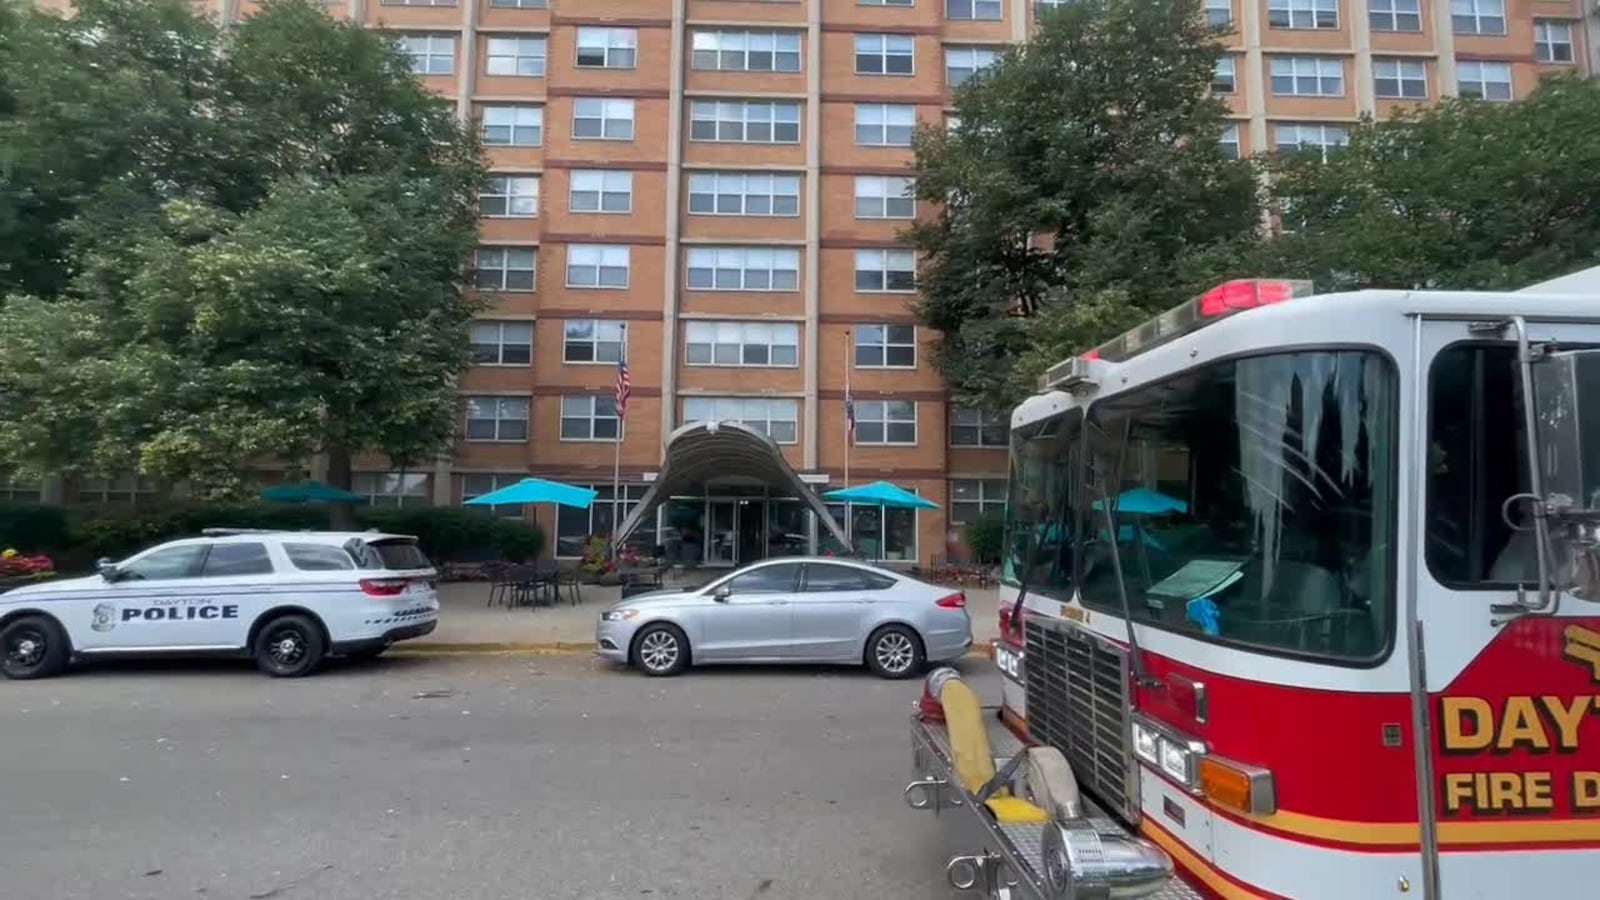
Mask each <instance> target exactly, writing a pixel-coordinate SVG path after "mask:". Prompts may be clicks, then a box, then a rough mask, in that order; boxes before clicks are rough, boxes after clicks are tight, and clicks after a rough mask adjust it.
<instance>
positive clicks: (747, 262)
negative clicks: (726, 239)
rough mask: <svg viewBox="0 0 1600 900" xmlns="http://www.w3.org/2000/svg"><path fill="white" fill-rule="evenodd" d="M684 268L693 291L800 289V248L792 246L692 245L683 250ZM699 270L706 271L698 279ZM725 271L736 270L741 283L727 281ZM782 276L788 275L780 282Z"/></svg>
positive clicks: (782, 291) (776, 291)
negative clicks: (702, 276)
mask: <svg viewBox="0 0 1600 900" xmlns="http://www.w3.org/2000/svg"><path fill="white" fill-rule="evenodd" d="M683 270H684V271H683V278H684V288H685V289H686V290H691V291H745V292H751V291H755V292H760V293H791V292H793V291H798V290H800V251H799V250H798V249H796V248H793V247H735V246H719V247H690V248H688V250H687V251H686V252H685V253H684V265H683ZM696 273H706V274H705V277H704V278H701V279H700V280H699V282H698V283H696V282H697V276H696ZM724 273H737V274H736V276H735V277H736V278H737V281H738V283H737V284H733V283H732V282H730V281H728V280H727V278H726V277H725V275H724ZM763 276H764V277H763ZM780 276H786V277H782V279H781V281H782V283H781V284H780ZM706 278H709V281H708V280H706Z"/></svg>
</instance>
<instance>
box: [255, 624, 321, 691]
mask: <svg viewBox="0 0 1600 900" xmlns="http://www.w3.org/2000/svg"><path fill="white" fill-rule="evenodd" d="M325 652H326V648H325V647H324V645H323V640H322V629H320V628H318V627H317V624H316V623H315V622H313V621H311V620H310V619H308V618H306V617H305V616H280V617H278V618H276V619H273V620H272V621H270V622H268V623H267V624H266V625H264V626H262V628H261V632H260V633H259V634H257V635H256V646H255V658H256V667H257V668H259V669H260V670H261V671H263V672H265V673H267V674H268V675H271V676H273V677H276V678H298V677H300V676H302V675H310V674H311V673H312V672H315V671H316V670H317V666H319V665H321V664H322V657H323V654H324V653H325Z"/></svg>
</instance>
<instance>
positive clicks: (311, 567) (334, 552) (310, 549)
mask: <svg viewBox="0 0 1600 900" xmlns="http://www.w3.org/2000/svg"><path fill="white" fill-rule="evenodd" d="M283 550H284V552H285V553H287V554H289V562H291V563H294V567H295V568H296V569H299V570H300V571H302V572H345V571H349V570H351V569H354V568H355V567H356V564H355V563H354V562H353V561H351V559H350V554H348V553H346V552H345V551H344V549H343V548H341V547H335V546H333V545H332V544H284V545H283Z"/></svg>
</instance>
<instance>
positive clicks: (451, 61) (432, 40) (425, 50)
mask: <svg viewBox="0 0 1600 900" xmlns="http://www.w3.org/2000/svg"><path fill="white" fill-rule="evenodd" d="M400 46H401V47H402V48H403V49H404V50H405V53H406V56H407V57H409V58H410V59H411V71H412V73H413V74H416V75H454V74H455V73H456V39H455V36H454V35H448V34H404V35H401V36H400ZM436 66H437V67H436Z"/></svg>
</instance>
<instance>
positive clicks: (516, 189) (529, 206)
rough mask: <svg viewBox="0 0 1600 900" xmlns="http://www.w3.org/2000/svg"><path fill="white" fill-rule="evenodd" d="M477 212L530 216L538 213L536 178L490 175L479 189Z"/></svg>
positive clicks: (486, 215)
mask: <svg viewBox="0 0 1600 900" xmlns="http://www.w3.org/2000/svg"><path fill="white" fill-rule="evenodd" d="M478 215H481V216H483V217H484V218H488V219H531V218H534V217H535V216H537V215H539V178H538V176H535V175H490V176H489V177H488V178H487V179H485V180H484V182H483V187H482V189H480V190H479V191H478Z"/></svg>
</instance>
